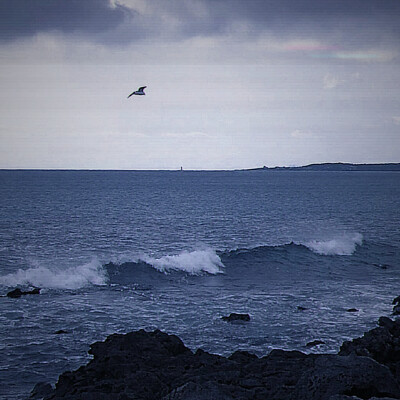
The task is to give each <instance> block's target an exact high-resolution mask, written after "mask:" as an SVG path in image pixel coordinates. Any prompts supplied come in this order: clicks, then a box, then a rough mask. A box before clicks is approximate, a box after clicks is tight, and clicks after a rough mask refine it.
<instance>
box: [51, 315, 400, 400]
mask: <svg viewBox="0 0 400 400" xmlns="http://www.w3.org/2000/svg"><path fill="white" fill-rule="evenodd" d="M381 322H382V326H380V327H379V328H376V329H375V330H372V331H370V332H372V333H367V334H366V335H364V336H367V337H368V338H369V339H368V340H367V343H364V342H363V339H362V338H360V339H356V340H355V341H353V342H355V344H354V345H350V344H344V345H343V346H342V347H343V348H342V349H341V352H340V355H334V354H309V355H307V354H304V353H302V352H299V351H283V350H273V351H272V352H271V353H270V354H269V355H267V356H265V357H262V358H258V357H257V356H255V355H253V354H250V353H248V352H245V351H237V352H235V353H234V354H232V356H230V357H229V358H225V357H222V356H219V355H214V354H209V353H207V352H205V351H203V350H201V349H199V350H197V351H196V352H195V353H193V352H192V351H191V350H189V349H188V348H186V347H185V345H184V344H183V343H182V341H181V340H180V339H179V338H178V337H177V336H174V335H168V334H166V333H163V332H160V331H158V330H156V331H154V332H145V331H144V330H140V331H137V332H132V333H128V334H126V335H121V334H115V335H111V336H109V337H108V338H107V339H106V340H105V341H104V342H97V343H94V344H92V345H91V347H90V351H89V353H90V354H92V355H93V356H94V358H93V360H91V361H90V362H89V363H88V364H87V365H86V366H82V367H80V368H79V369H78V370H76V371H74V372H65V373H63V374H62V375H61V376H60V377H59V380H58V382H57V384H56V387H55V389H52V391H51V393H49V394H48V395H46V396H45V397H44V398H45V399H46V400H50V399H52V400H59V399H60V400H61V399H69V400H78V399H80V400H81V399H99V400H109V399H110V400H111V399H120V400H122V399H124V400H129V399H132V400H133V399H143V400H144V399H148V400H210V399H218V400H231V399H232V400H233V399H241V400H247V399H248V400H250V399H252V400H253V399H270V400H278V399H279V400H281V399H285V400H325V399H327V400H329V399H332V400H334V399H336V400H339V399H343V400H344V399H357V398H361V399H370V398H372V397H374V396H375V397H377V398H384V397H389V398H400V387H399V381H400V380H399V376H398V375H397V374H396V368H394V369H393V365H394V364H393V363H397V362H399V361H400V353H396V352H394V353H393V352H390V354H389V353H385V356H382V355H381V357H379V355H380V351H381V350H382V348H386V347H387V350H389V349H390V350H394V349H396V348H397V347H396V346H397V344H395V342H396V341H397V342H400V323H399V324H397V323H396V322H393V321H392V322H393V325H391V324H390V323H389V321H387V320H386V319H383V320H382V321H381ZM397 342H396V343H397ZM346 343H352V342H346ZM366 348H367V350H365V349H366ZM359 353H360V354H359ZM365 355H368V356H367V357H365ZM389 356H390V357H391V358H390V360H388V359H387V357H389ZM374 357H375V358H374ZM392 364H393V365H392ZM388 366H389V368H388Z"/></svg>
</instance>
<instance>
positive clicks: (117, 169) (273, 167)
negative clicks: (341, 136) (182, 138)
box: [0, 161, 400, 172]
mask: <svg viewBox="0 0 400 400" xmlns="http://www.w3.org/2000/svg"><path fill="white" fill-rule="evenodd" d="M395 164H400V162H369V163H352V162H343V161H337V162H315V163H310V164H303V165H283V166H279V165H275V166H266V165H263V166H260V167H245V168H221V169H193V168H189V169H183V168H182V167H178V168H174V169H159V168H158V169H133V168H132V169H130V168H41V167H39V168H25V167H21V168H19V167H17V168H0V171H121V172H122V171H126V172H185V171H186V172H224V171H225V172H228V171H251V170H256V169H280V168H281V169H283V168H304V167H308V166H311V165H313V166H314V165H357V166H360V165H364V166H366V165H395Z"/></svg>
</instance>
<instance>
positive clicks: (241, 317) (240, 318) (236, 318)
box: [221, 313, 250, 322]
mask: <svg viewBox="0 0 400 400" xmlns="http://www.w3.org/2000/svg"><path fill="white" fill-rule="evenodd" d="M221 319H223V320H224V321H227V322H233V321H245V322H247V321H250V315H249V314H236V313H231V314H230V315H229V316H228V317H222V318H221Z"/></svg>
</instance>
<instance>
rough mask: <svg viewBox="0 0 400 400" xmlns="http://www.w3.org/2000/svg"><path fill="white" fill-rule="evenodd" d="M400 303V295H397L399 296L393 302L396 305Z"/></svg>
mask: <svg viewBox="0 0 400 400" xmlns="http://www.w3.org/2000/svg"><path fill="white" fill-rule="evenodd" d="M399 303H400V296H397V297H396V298H395V299H394V300H393V302H392V304H393V305H395V304H399Z"/></svg>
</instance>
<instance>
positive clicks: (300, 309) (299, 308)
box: [297, 306, 307, 311]
mask: <svg viewBox="0 0 400 400" xmlns="http://www.w3.org/2000/svg"><path fill="white" fill-rule="evenodd" d="M297 309H298V310H299V311H305V310H307V308H305V307H302V306H297Z"/></svg>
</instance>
